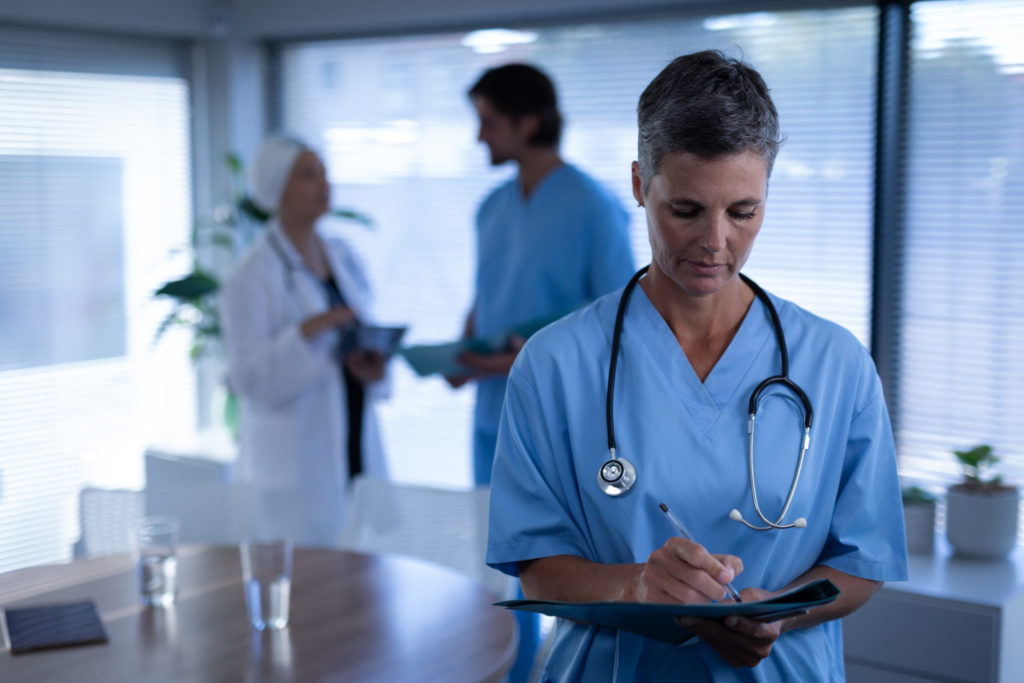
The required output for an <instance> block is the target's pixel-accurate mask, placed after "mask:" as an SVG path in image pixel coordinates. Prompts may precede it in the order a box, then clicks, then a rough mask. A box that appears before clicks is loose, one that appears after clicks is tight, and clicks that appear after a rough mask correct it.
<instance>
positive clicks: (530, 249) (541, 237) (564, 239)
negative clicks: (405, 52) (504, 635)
mask: <svg viewBox="0 0 1024 683" xmlns="http://www.w3.org/2000/svg"><path fill="white" fill-rule="evenodd" d="M469 98H470V100H471V101H472V102H473V106H474V107H475V108H476V111H477V115H478V116H479V119H480V132H479V136H478V137H479V140H480V141H481V142H483V143H484V144H485V145H487V148H488V150H489V151H490V155H491V164H492V165H494V166H498V165H500V164H504V163H507V162H514V163H515V164H516V165H517V166H518V167H519V173H518V174H517V175H516V177H514V178H512V179H511V180H509V181H508V182H506V183H504V184H502V185H500V186H499V187H497V188H496V189H495V190H494V191H493V192H491V193H490V195H488V196H487V198H486V199H484V201H483V203H482V204H481V205H480V208H479V210H478V211H477V216H476V231H477V265H476V297H475V301H474V303H473V308H472V310H471V311H470V313H469V316H468V317H467V320H466V327H465V337H466V338H477V339H488V340H493V339H496V338H500V337H502V336H503V335H507V343H506V345H505V348H504V350H503V351H501V352H499V353H493V354H477V353H468V352H467V353H464V354H463V355H462V356H460V358H459V362H460V363H461V364H463V365H465V366H467V367H468V368H470V369H471V372H470V373H468V374H466V375H464V376H461V377H452V378H449V381H450V382H451V384H452V385H453V386H460V385H461V384H463V383H465V382H466V381H468V380H470V379H474V380H476V382H477V395H476V409H475V415H474V425H473V476H474V479H475V481H476V483H477V484H488V483H490V480H491V463H492V461H493V459H494V448H495V445H496V443H497V435H498V421H499V419H500V416H501V408H502V403H503V401H504V399H505V384H506V381H507V378H508V372H509V369H510V368H511V367H512V362H513V361H514V360H515V358H516V354H518V352H519V349H520V348H522V346H523V343H524V339H523V336H525V335H526V334H527V332H526V330H531V331H532V330H533V329H535V328H536V327H538V326H539V325H542V324H544V323H545V322H551V321H553V320H555V319H556V318H558V317H560V316H561V315H564V314H566V313H568V312H570V311H572V310H574V309H576V308H578V307H580V306H582V305H584V304H586V303H589V302H591V301H593V300H595V299H597V298H598V297H600V296H601V295H603V294H605V293H607V292H610V291H613V290H615V289H618V288H620V287H622V286H623V285H625V284H626V281H627V280H629V277H630V275H632V273H633V269H634V267H635V264H634V261H633V252H632V250H631V248H630V244H629V216H628V214H627V213H626V211H625V209H624V208H623V207H622V204H621V202H619V201H618V200H617V199H616V198H615V197H614V196H613V195H612V194H611V193H610V192H609V191H608V190H607V189H605V188H604V187H602V186H601V185H600V184H599V183H598V182H597V181H595V180H594V179H593V178H591V177H590V176H588V175H587V174H585V173H583V172H582V171H580V170H579V169H578V168H576V167H575V166H573V165H571V164H568V163H566V162H565V161H563V159H562V157H561V155H560V154H559V152H558V144H559V141H560V139H561V134H562V116H561V113H560V112H559V110H558V98H557V95H556V93H555V87H554V85H553V84H552V82H551V79H549V78H548V77H547V76H546V75H545V74H544V73H542V72H541V71H540V70H538V69H536V68H534V67H532V66H529V65H526V64H507V65H505V66H501V67H497V68H494V69H490V70H488V71H486V72H485V73H484V74H483V75H482V76H481V77H480V80H478V81H477V82H476V84H474V85H473V87H472V88H470V90H469ZM531 621H532V624H531ZM535 623H536V622H535V617H534V616H533V615H530V616H529V617H527V618H526V619H525V620H524V619H521V620H520V657H519V659H518V660H517V662H516V664H515V666H514V667H513V670H512V673H511V679H512V681H513V682H515V681H518V680H526V677H527V675H528V674H529V668H530V665H531V664H532V658H533V653H534V651H535V649H536V626H535Z"/></svg>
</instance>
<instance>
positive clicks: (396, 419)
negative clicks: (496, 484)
mask: <svg viewBox="0 0 1024 683" xmlns="http://www.w3.org/2000/svg"><path fill="white" fill-rule="evenodd" d="M876 16H877V11H876V10H875V9H874V8H873V7H854V8H847V9H837V10H822V11H793V12H772V13H763V12H762V13H754V14H733V15H715V16H707V15H702V16H682V15H680V16H677V17H660V18H658V19H656V20H655V19H652V20H636V21H616V22H608V23H584V24H575V25H564V26H543V27H536V28H522V29H519V30H517V31H514V32H508V31H506V32H503V33H502V32H473V33H470V34H465V33H446V34H431V35H419V36H407V37H397V38H396V37H389V38H362V39H352V40H336V41H318V42H296V43H286V44H283V45H281V46H280V49H279V50H278V54H279V60H280V61H279V64H278V65H277V69H276V71H277V73H278V74H279V79H280V81H279V83H278V84H277V85H276V91H277V98H276V101H277V102H278V106H279V107H280V112H279V118H280V124H281V127H282V128H284V129H286V130H288V131H290V132H293V133H296V134H298V135H301V136H303V137H304V138H305V139H306V140H308V141H309V142H310V143H311V144H313V145H314V146H317V147H319V148H320V150H321V151H322V153H323V155H324V157H325V160H326V163H327V166H328V172H329V174H330V179H331V182H332V186H333V190H334V201H335V202H336V203H338V204H341V205H344V206H351V207H356V208H358V209H359V210H361V211H364V212H366V213H368V214H370V215H371V216H372V217H373V218H374V219H375V221H376V225H377V228H376V230H374V231H363V230H362V229H360V228H353V227H350V226H338V229H339V230H342V231H345V233H346V236H347V237H348V238H349V239H350V241H351V242H352V243H353V244H354V245H355V246H356V248H357V249H358V250H359V251H360V252H361V253H362V255H363V257H364V259H365V260H366V261H367V263H368V267H369V270H370V274H371V280H372V283H373V284H374V286H375V290H376V295H377V313H378V316H379V317H381V318H383V319H384V320H385V321H389V322H401V323H406V324H409V325H410V331H409V334H408V338H407V339H408V341H409V342H413V343H415V342H433V341H445V340H450V339H453V338H456V337H458V336H459V335H460V334H461V329H462V324H463V321H464V317H465V314H466V312H467V310H468V309H469V307H470V304H471V297H472V294H473V292H472V290H473V272H474V258H475V257H474V239H475V238H474V233H473V216H474V213H475V210H476V207H477V205H478V204H479V202H480V201H481V200H482V199H483V197H484V196H485V195H486V193H487V192H488V191H489V190H490V189H491V188H493V187H494V186H496V185H497V184H498V183H499V182H501V181H502V180H503V179H505V178H507V177H508V176H509V175H510V174H512V173H514V170H515V169H514V168H511V167H502V168H498V169H491V168H489V166H488V163H487V158H486V151H485V150H484V149H482V148H481V146H480V145H478V144H477V142H476V131H477V122H476V120H475V116H474V114H473V110H472V107H471V106H470V103H469V102H468V100H467V99H466V90H467V89H468V87H469V86H470V85H471V84H472V83H473V82H474V81H475V80H476V78H478V77H479V75H480V74H481V72H482V71H483V70H484V69H485V68H488V67H491V66H497V65H499V64H504V63H507V62H511V61H527V62H531V63H534V64H536V65H538V66H539V67H541V68H542V69H544V70H545V71H546V72H548V73H549V75H550V76H551V77H552V79H553V80H554V81H555V85H556V87H557V88H558V93H559V100H560V106H561V109H562V112H563V115H564V116H565V118H566V130H565V135H564V140H563V144H562V152H563V156H564V157H565V159H566V160H568V161H569V162H571V163H574V164H576V165H578V166H580V167H581V168H582V169H584V170H585V171H587V172H588V173H591V174H592V175H594V176H596V177H597V178H598V179H599V180H601V181H602V182H603V183H604V184H605V185H606V186H607V187H608V188H609V189H610V190H612V191H613V192H614V193H615V194H616V195H618V197H619V198H620V199H621V200H622V202H623V204H624V205H625V206H626V207H628V208H629V211H630V212H631V216H632V223H631V234H632V242H633V246H634V250H635V254H636V257H637V261H638V265H639V264H641V263H646V262H648V260H649V257H650V248H649V246H648V242H647V231H646V224H645V222H644V219H643V214H642V213H641V211H640V210H638V209H636V208H635V207H636V202H635V201H634V200H633V198H632V194H631V189H630V163H631V162H632V161H633V159H634V158H635V157H636V114H635V111H636V102H637V99H638V98H639V95H640V93H641V91H642V90H643V88H644V87H645V85H646V84H647V83H648V82H649V81H650V80H651V78H653V77H654V75H655V74H656V73H657V72H658V71H659V70H660V69H661V68H662V67H664V65H665V64H667V63H668V61H670V60H671V59H672V58H673V57H675V56H677V55H679V54H682V53H685V52H692V51H695V50H699V49H704V48H720V49H722V50H723V51H725V52H726V53H727V54H730V55H733V56H742V57H743V58H744V59H746V60H747V61H749V62H751V63H752V64H754V65H755V66H756V67H757V68H758V69H759V70H761V72H762V73H763V75H764V76H765V79H766V80H767V82H768V84H769V86H770V87H771V88H772V89H773V96H774V98H775V100H776V104H777V106H778V107H779V110H780V115H781V120H782V125H783V128H784V132H785V133H786V135H787V137H788V141H787V143H786V145H785V146H784V147H783V150H782V152H781V153H780V155H779V159H778V162H777V164H776V168H775V172H774V175H773V177H772V182H771V190H770V194H769V204H768V211H767V213H766V221H765V225H764V227H763V229H762V233H761V236H760V237H759V241H758V244H757V246H756V247H755V250H754V253H753V256H752V257H751V260H750V262H749V264H748V267H747V269H746V271H747V272H748V273H749V274H750V275H751V276H752V277H754V278H755V279H757V280H759V281H760V282H761V283H762V284H763V286H765V287H766V288H768V289H769V290H771V291H774V292H775V293H777V294H779V295H781V296H784V297H787V298H790V299H793V300H795V301H796V302H797V303H799V304H801V305H803V306H805V307H807V308H809V309H811V310H812V311H814V312H816V313H818V314H820V315H823V316H826V317H830V318H832V319H834V320H837V321H838V322H840V323H842V324H844V325H846V326H847V327H848V328H850V329H851V330H852V331H853V332H854V333H855V334H856V335H857V336H858V338H860V339H861V340H862V341H863V342H865V343H866V342H867V340H868V338H869V329H868V323H869V313H870V311H869V305H870V282H871V278H870V263H871V191H872V185H871V181H872V164H873V141H874V131H873V125H874V98H875V71H874V69H875V67H874V56H875V52H876V40H877V38H876ZM392 371H393V373H394V392H393V397H392V398H391V399H390V400H389V401H388V402H387V403H385V404H383V405H382V406H381V410H380V415H381V419H382V423H383V424H382V427H383V431H384V438H385V444H386V446H387V449H388V457H389V461H390V465H391V469H392V473H393V474H394V476H395V477H396V478H398V479H401V480H407V481H421V482H424V483H435V484H442V485H454V486H466V485H468V484H469V482H470V481H471V477H470V462H471V459H470V455H469V453H470V417H471V407H472V399H473V396H472V392H471V391H470V390H461V391H458V392H453V391H452V390H450V389H449V388H448V387H447V385H446V384H445V383H443V382H442V381H440V380H433V379H428V380H422V379H418V378H416V377H415V376H414V375H413V374H412V373H411V371H410V370H408V369H407V368H406V367H405V366H404V365H403V364H402V363H401V362H400V361H398V362H395V363H393V364H392Z"/></svg>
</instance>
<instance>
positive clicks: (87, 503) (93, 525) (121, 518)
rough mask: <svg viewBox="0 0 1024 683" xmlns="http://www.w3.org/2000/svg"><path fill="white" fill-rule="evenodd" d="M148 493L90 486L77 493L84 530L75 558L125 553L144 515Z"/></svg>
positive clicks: (74, 551) (76, 547) (75, 546)
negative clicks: (146, 494) (133, 532)
mask: <svg viewBox="0 0 1024 683" xmlns="http://www.w3.org/2000/svg"><path fill="white" fill-rule="evenodd" d="M144 507H145V494H144V492H142V491H135V490H132V489H103V488H97V487H92V486H87V487H85V488H83V489H82V491H81V493H80V494H79V496H78V518H79V521H80V523H81V526H82V533H81V536H80V537H79V539H78V541H76V542H75V544H74V546H72V554H73V555H74V556H75V557H92V556H95V555H112V554H116V553H126V552H129V550H130V549H131V541H132V537H131V534H132V531H133V530H134V529H135V527H136V526H137V525H138V522H139V520H140V519H141V518H142V515H143V509H144Z"/></svg>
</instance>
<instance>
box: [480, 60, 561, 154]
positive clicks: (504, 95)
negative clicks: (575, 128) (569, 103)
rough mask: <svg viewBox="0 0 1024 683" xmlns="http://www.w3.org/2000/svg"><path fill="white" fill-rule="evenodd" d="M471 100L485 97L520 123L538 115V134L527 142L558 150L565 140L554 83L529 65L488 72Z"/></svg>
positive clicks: (481, 79)
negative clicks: (560, 141) (524, 119)
mask: <svg viewBox="0 0 1024 683" xmlns="http://www.w3.org/2000/svg"><path fill="white" fill-rule="evenodd" d="M469 97H470V98H474V97H483V98H485V99H486V100H487V101H488V102H490V103H491V105H493V106H494V108H495V109H497V110H498V111H499V112H501V113H502V114H504V115H505V116H509V117H511V118H512V119H513V120H515V121H519V120H520V119H522V118H523V117H524V116H528V115H531V114H533V115H536V116H537V118H538V119H539V120H540V125H539V126H538V127H537V132H536V133H534V134H533V135H532V136H531V137H530V139H529V140H528V141H527V142H528V143H529V144H530V145H534V146H536V147H557V146H558V141H559V140H560V139H561V137H562V115H561V114H560V113H559V112H558V95H557V94H556V93H555V86H554V84H553V83H552V82H551V79H550V78H548V77H547V75H545V74H544V72H542V71H541V70H540V69H537V68H536V67H533V66H530V65H529V64H506V65H505V66H499V67H495V68H493V69H488V70H487V71H485V72H484V75H483V76H481V77H480V80H478V81H477V82H476V83H475V84H474V85H473V87H472V88H470V89H469Z"/></svg>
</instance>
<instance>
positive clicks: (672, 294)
mask: <svg viewBox="0 0 1024 683" xmlns="http://www.w3.org/2000/svg"><path fill="white" fill-rule="evenodd" d="M640 286H641V287H643V290H644V293H646V294H647V297H648V298H649V299H650V300H651V303H652V304H653V305H654V308H655V309H656V310H657V311H658V313H659V314H660V315H661V317H662V319H664V321H665V323H666V324H667V325H668V326H669V329H670V330H671V331H672V334H673V336H675V338H676V341H677V342H678V343H679V346H680V347H681V348H682V350H683V353H685V354H686V357H687V359H688V360H689V361H690V365H691V366H692V367H693V370H694V372H696V373H697V376H698V377H699V378H700V381H701V382H703V381H704V380H705V379H707V377H708V375H710V374H711V371H712V370H713V369H714V367H715V365H716V364H717V363H718V360H719V359H720V358H721V357H722V355H723V354H724V353H725V350H726V349H727V348H728V347H729V344H730V343H731V342H732V339H733V337H735V336H736V332H738V331H739V329H740V326H741V325H742V324H743V320H744V318H746V315H747V311H748V310H750V304H751V303H752V302H753V300H754V293H753V291H751V289H750V288H749V287H747V286H746V285H745V284H744V283H743V281H742V280H740V279H739V278H738V277H737V278H735V279H734V280H733V281H731V282H729V283H727V284H726V285H725V287H723V288H722V289H721V290H720V291H718V292H716V293H714V294H711V295H708V296H700V297H698V296H691V295H689V294H687V293H685V292H683V291H682V290H681V289H679V287H678V285H676V284H675V283H674V282H673V281H672V280H670V279H669V278H667V277H666V276H665V275H663V274H662V273H660V272H655V269H654V268H652V269H651V272H650V273H649V274H648V276H647V277H645V278H643V279H642V280H641V281H640Z"/></svg>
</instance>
